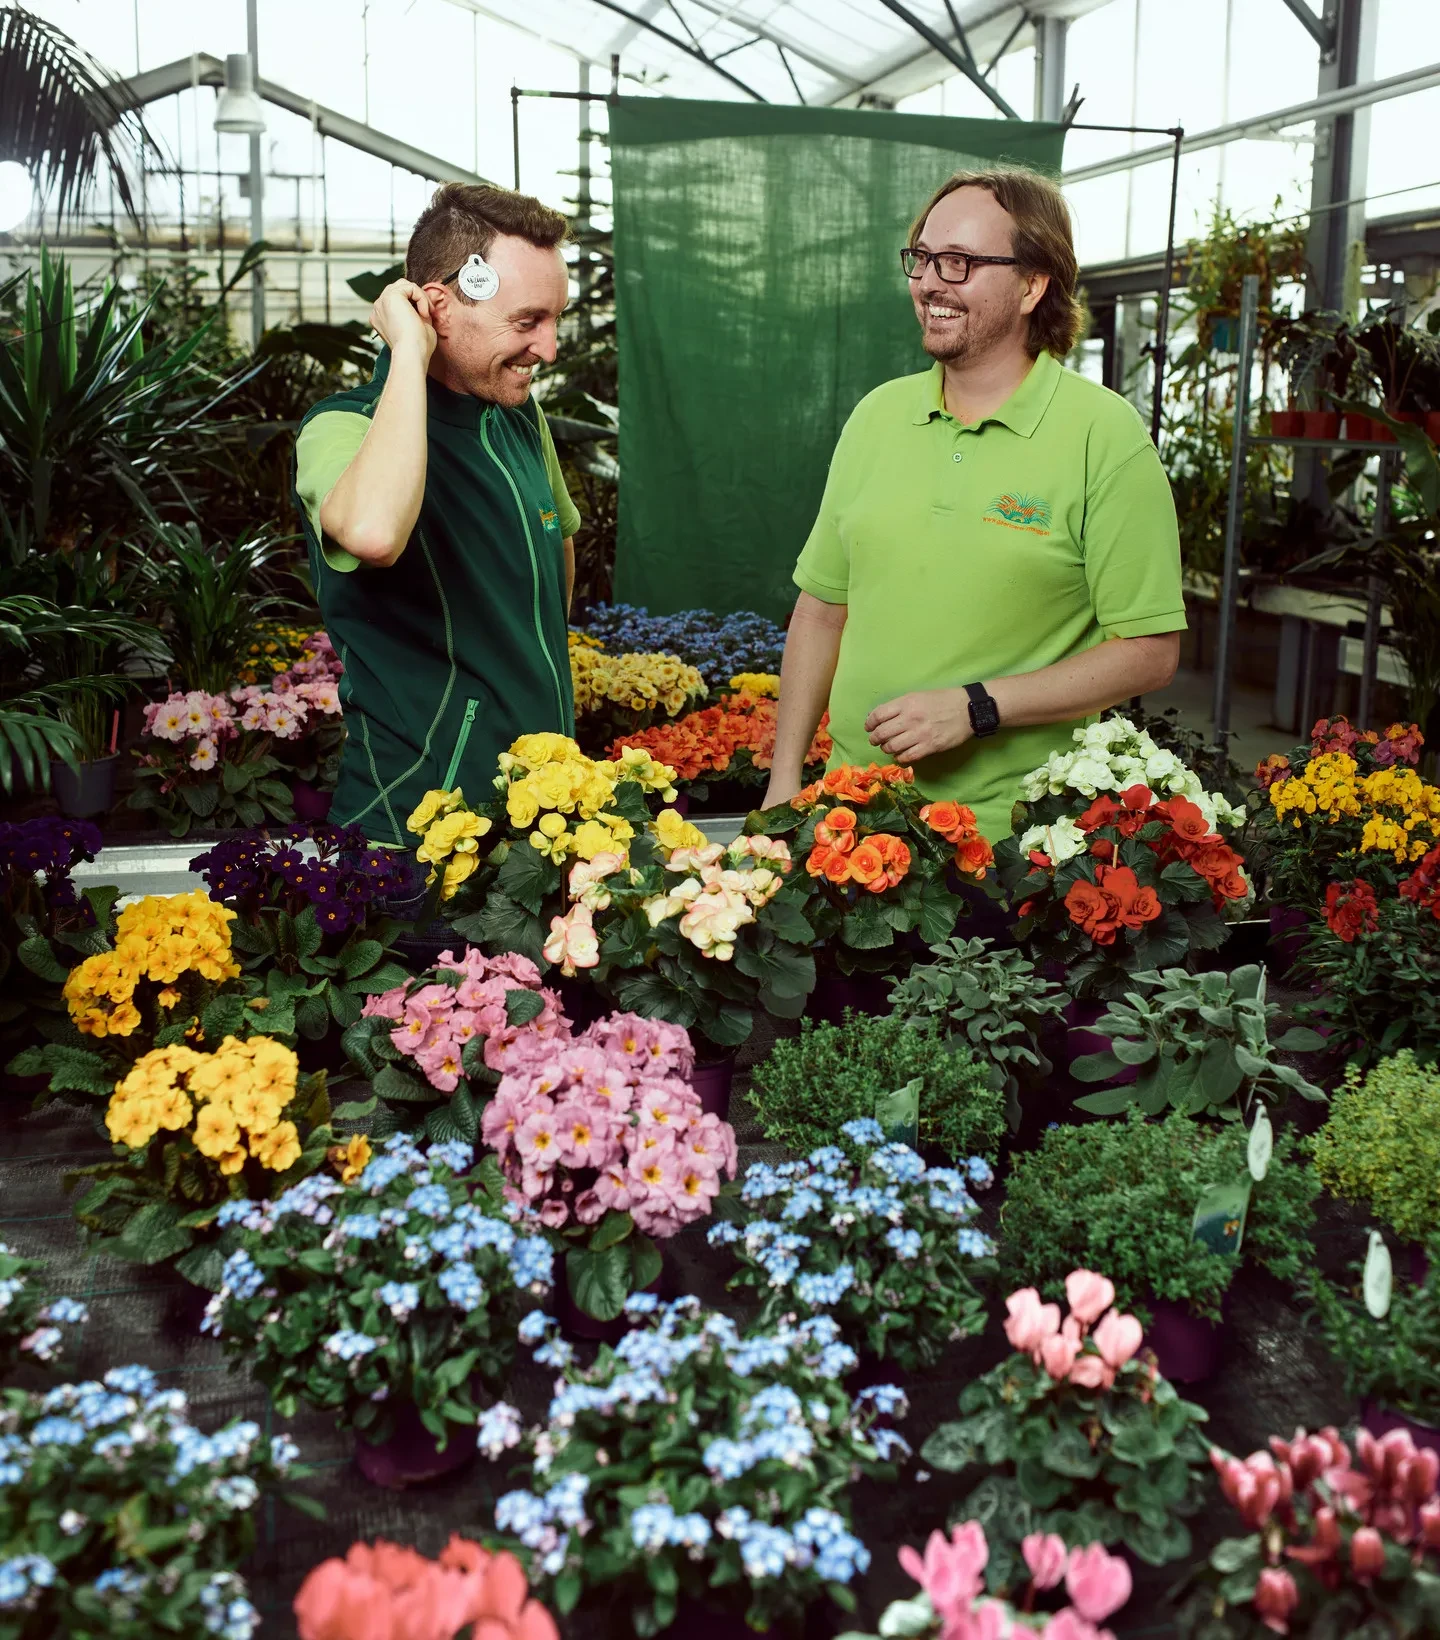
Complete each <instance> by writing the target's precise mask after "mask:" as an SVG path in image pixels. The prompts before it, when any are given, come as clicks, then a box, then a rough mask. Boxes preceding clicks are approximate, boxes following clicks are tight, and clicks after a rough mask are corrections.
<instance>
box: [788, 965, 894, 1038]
mask: <svg viewBox="0 0 1440 1640" xmlns="http://www.w3.org/2000/svg"><path fill="white" fill-rule="evenodd" d="M888 978H889V976H888V975H885V974H821V975H820V976H819V977H818V978H817V979H816V981H815V989H814V990H813V991H812V992H811V993H810V1007H809V1009H808V1012H809V1014H810V1017H811V1018H812V1019H823V1020H824V1021H826V1023H827V1024H830V1025H842V1024H844V1022H845V1010H846V1009H847V1008H850V1009H853V1010H854V1012H855V1013H857V1014H888V1013H889V1012H890V987H889V984H888V983H887V982H888Z"/></svg>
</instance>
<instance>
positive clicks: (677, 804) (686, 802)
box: [668, 792, 690, 815]
mask: <svg viewBox="0 0 1440 1640" xmlns="http://www.w3.org/2000/svg"><path fill="white" fill-rule="evenodd" d="M668 806H669V807H670V808H672V809H674V811H675V812H676V814H679V815H686V814H689V812H690V793H689V792H681V793H680V794H679V795H678V796H677V797H676V799H675V801H674V802H673V803H671V804H669V805H668Z"/></svg>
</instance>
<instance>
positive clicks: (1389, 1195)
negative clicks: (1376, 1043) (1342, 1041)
mask: <svg viewBox="0 0 1440 1640" xmlns="http://www.w3.org/2000/svg"><path fill="white" fill-rule="evenodd" d="M1314 1146H1315V1150H1314V1155H1315V1171H1316V1173H1317V1174H1318V1175H1319V1178H1320V1182H1321V1184H1323V1185H1324V1186H1325V1188H1326V1189H1327V1190H1329V1191H1332V1192H1333V1193H1334V1194H1335V1195H1337V1196H1340V1197H1343V1198H1344V1200H1346V1201H1351V1202H1357V1203H1359V1204H1361V1205H1362V1206H1364V1207H1367V1208H1368V1209H1369V1210H1370V1212H1372V1213H1374V1214H1375V1216H1376V1217H1377V1218H1379V1219H1381V1220H1383V1221H1384V1222H1385V1223H1386V1224H1388V1225H1389V1226H1390V1227H1391V1229H1393V1230H1394V1231H1395V1233H1396V1234H1397V1235H1400V1236H1404V1237H1405V1238H1406V1240H1407V1241H1423V1240H1424V1239H1425V1238H1426V1236H1428V1235H1429V1234H1430V1233H1431V1232H1432V1231H1433V1229H1434V1227H1435V1224H1436V1221H1437V1218H1440V1071H1437V1069H1436V1067H1435V1066H1434V1065H1433V1064H1425V1065H1422V1064H1420V1063H1419V1062H1417V1060H1416V1058H1415V1055H1414V1053H1413V1052H1411V1050H1410V1049H1408V1048H1405V1049H1402V1050H1401V1052H1399V1053H1397V1054H1395V1055H1393V1056H1392V1057H1390V1058H1387V1059H1382V1060H1380V1062H1379V1063H1378V1064H1376V1065H1374V1066H1372V1067H1371V1069H1370V1070H1369V1071H1368V1072H1362V1070H1361V1069H1360V1067H1359V1066H1358V1065H1352V1066H1350V1067H1349V1069H1348V1070H1347V1071H1346V1073H1345V1081H1344V1083H1343V1085H1342V1086H1341V1087H1340V1088H1339V1089H1338V1090H1337V1091H1336V1094H1335V1097H1334V1099H1333V1100H1332V1102H1331V1105H1330V1116H1329V1120H1328V1121H1327V1122H1326V1123H1325V1126H1324V1127H1323V1128H1321V1129H1320V1131H1319V1133H1317V1134H1316V1135H1315V1140H1314Z"/></svg>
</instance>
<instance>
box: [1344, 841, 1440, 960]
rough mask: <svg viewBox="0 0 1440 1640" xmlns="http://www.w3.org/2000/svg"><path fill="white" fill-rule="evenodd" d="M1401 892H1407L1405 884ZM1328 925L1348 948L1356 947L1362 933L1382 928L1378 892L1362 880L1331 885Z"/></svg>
mask: <svg viewBox="0 0 1440 1640" xmlns="http://www.w3.org/2000/svg"><path fill="white" fill-rule="evenodd" d="M1426 858H1427V859H1428V858H1429V856H1428V855H1427V856H1426ZM1400 892H1401V893H1402V894H1404V893H1405V885H1404V884H1401V888H1400ZM1410 897H1411V896H1407V898H1410ZM1325 925H1326V927H1327V928H1329V930H1330V932H1331V933H1332V934H1333V935H1334V936H1335V938H1336V939H1337V940H1344V942H1345V943H1346V945H1353V944H1354V943H1355V940H1356V938H1357V937H1358V936H1359V935H1361V934H1373V933H1374V932H1375V930H1376V929H1377V928H1378V927H1379V926H1380V908H1379V906H1378V905H1377V904H1376V902H1375V890H1374V889H1373V888H1371V886H1370V885H1369V883H1367V882H1364V881H1362V880H1361V879H1360V878H1359V877H1357V878H1356V879H1355V881H1354V882H1352V883H1331V885H1330V886H1329V888H1327V889H1326V890H1325Z"/></svg>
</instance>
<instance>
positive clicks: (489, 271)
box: [455, 251, 500, 302]
mask: <svg viewBox="0 0 1440 1640" xmlns="http://www.w3.org/2000/svg"><path fill="white" fill-rule="evenodd" d="M455 282H456V284H458V285H459V287H460V289H461V290H462V291H463V292H464V293H465V295H467V296H468V297H469V298H470V300H471V301H472V302H488V301H489V300H490V298H491V297H492V296H493V295H494V294H495V292H496V291H497V290H499V289H500V275H499V274H498V273H496V271H495V270H494V268H492V267H491V266H490V264H489V263H488V262H487V261H486V260H485V258H484V257H483V256H481V255H480V254H479V252H478V251H477V252H476V253H475V254H474V255H473V256H469V257H467V258H466V259H465V266H464V267H463V268H461V270H460V273H459V275H458V277H457V278H456V281H455Z"/></svg>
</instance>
